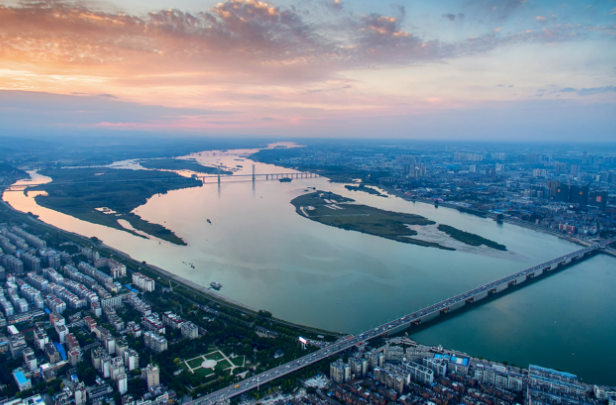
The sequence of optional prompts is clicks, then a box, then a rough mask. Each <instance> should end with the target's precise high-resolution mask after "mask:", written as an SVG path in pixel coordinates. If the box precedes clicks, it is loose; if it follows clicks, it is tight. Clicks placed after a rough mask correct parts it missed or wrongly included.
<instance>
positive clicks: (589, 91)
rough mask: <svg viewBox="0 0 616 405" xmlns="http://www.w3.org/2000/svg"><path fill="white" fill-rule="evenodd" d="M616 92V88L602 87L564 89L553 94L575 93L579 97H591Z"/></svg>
mask: <svg viewBox="0 0 616 405" xmlns="http://www.w3.org/2000/svg"><path fill="white" fill-rule="evenodd" d="M614 92H616V86H603V87H590V88H584V89H575V88H573V87H565V88H564V89H560V90H558V91H556V92H555V93H577V94H578V95H579V96H592V95H595V94H602V93H614Z"/></svg>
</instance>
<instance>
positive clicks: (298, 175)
mask: <svg viewBox="0 0 616 405" xmlns="http://www.w3.org/2000/svg"><path fill="white" fill-rule="evenodd" d="M316 177H321V176H319V175H318V174H316V173H312V172H286V173H255V167H254V165H253V166H252V174H222V173H220V168H219V170H218V173H216V174H207V175H195V178H197V179H198V180H201V182H202V183H203V184H206V183H212V181H208V180H217V181H218V183H220V182H221V179H225V180H233V179H240V180H248V181H250V180H252V181H257V180H266V181H267V180H280V179H283V178H288V179H308V178H316ZM176 179H177V177H159V178H153V179H139V178H135V179H115V180H89V181H57V182H45V183H37V182H24V183H21V184H12V185H10V186H8V187H6V188H5V189H4V191H8V192H10V191H22V192H23V191H24V190H26V189H27V188H30V187H36V186H43V185H45V184H48V185H52V186H56V185H71V184H94V183H110V182H140V181H148V182H149V181H161V180H176Z"/></svg>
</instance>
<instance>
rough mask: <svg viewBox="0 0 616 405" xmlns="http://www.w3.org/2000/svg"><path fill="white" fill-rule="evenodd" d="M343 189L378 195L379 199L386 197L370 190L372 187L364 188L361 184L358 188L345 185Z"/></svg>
mask: <svg viewBox="0 0 616 405" xmlns="http://www.w3.org/2000/svg"><path fill="white" fill-rule="evenodd" d="M344 188H346V189H347V190H349V191H363V192H364V193H368V194H374V195H378V196H379V197H387V195H386V194H383V193H381V192H379V190H377V189H375V188H372V187H366V186H365V185H363V184H360V185H359V186H350V185H346V186H344Z"/></svg>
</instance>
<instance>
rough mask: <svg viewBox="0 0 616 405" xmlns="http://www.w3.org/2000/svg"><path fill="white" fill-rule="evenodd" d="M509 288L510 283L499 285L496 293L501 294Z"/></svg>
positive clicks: (495, 290)
mask: <svg viewBox="0 0 616 405" xmlns="http://www.w3.org/2000/svg"><path fill="white" fill-rule="evenodd" d="M507 287H509V284H508V283H503V284H499V285H497V286H496V288H495V289H494V292H497V293H499V292H501V291H503V290H505V289H506V288H507Z"/></svg>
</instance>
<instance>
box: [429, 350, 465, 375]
mask: <svg viewBox="0 0 616 405" xmlns="http://www.w3.org/2000/svg"><path fill="white" fill-rule="evenodd" d="M434 358H435V359H445V360H447V368H448V370H449V371H455V372H456V373H462V374H468V366H469V364H470V363H469V362H470V361H469V358H468V357H459V356H455V355H453V354H438V353H436V354H435V355H434Z"/></svg>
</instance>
